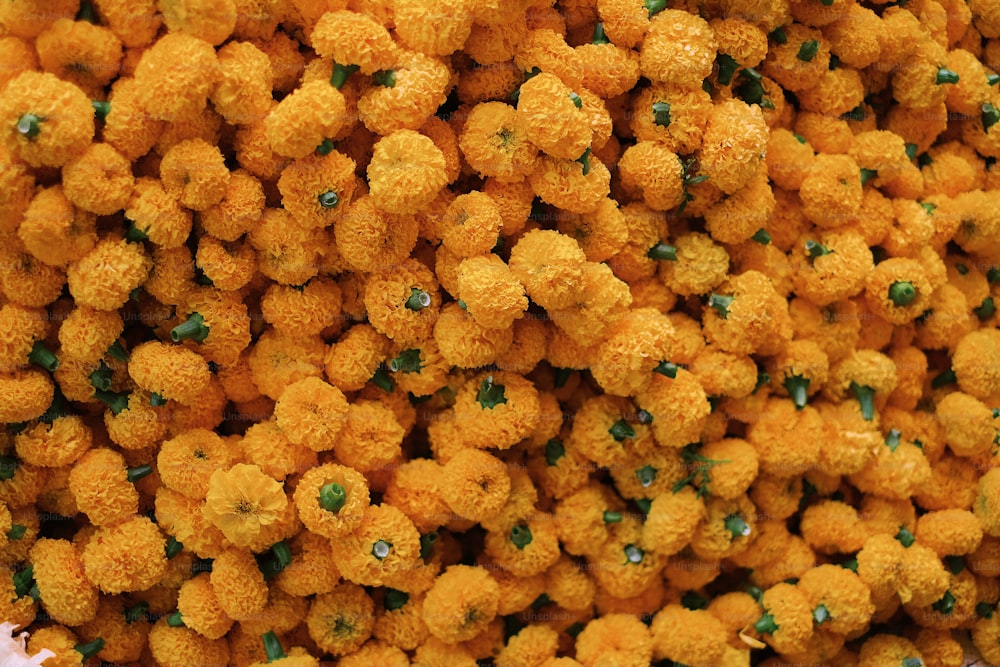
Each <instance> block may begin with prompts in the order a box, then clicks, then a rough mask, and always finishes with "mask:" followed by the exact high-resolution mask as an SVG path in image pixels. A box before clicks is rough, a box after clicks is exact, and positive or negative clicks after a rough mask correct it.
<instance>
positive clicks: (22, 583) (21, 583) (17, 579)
mask: <svg viewBox="0 0 1000 667" xmlns="http://www.w3.org/2000/svg"><path fill="white" fill-rule="evenodd" d="M13 580H14V594H15V595H16V596H17V597H18V599H20V598H23V597H24V596H25V595H28V594H29V593H30V592H31V589H32V588H34V586H35V569H34V567H32V566H31V565H29V566H28V567H26V568H24V569H23V570H20V571H18V572H15V573H14V577H13Z"/></svg>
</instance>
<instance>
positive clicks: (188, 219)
mask: <svg viewBox="0 0 1000 667" xmlns="http://www.w3.org/2000/svg"><path fill="white" fill-rule="evenodd" d="M183 178H184V176H181V179H182V180H183ZM130 195H131V196H130V198H129V199H128V200H127V201H126V205H125V206H122V207H120V208H124V209H125V216H126V217H127V218H128V219H129V220H130V221H132V224H133V226H134V228H135V232H132V233H133V234H135V235H136V236H138V237H139V238H141V237H142V235H145V236H146V237H147V238H148V239H149V240H150V241H151V242H152V243H154V244H156V245H157V246H159V247H160V248H163V249H167V250H170V249H173V248H178V247H180V246H182V245H184V243H185V242H186V241H187V238H188V235H189V234H190V233H191V227H192V214H191V211H189V210H187V209H185V208H181V204H180V202H179V201H178V199H177V193H170V192H168V191H167V190H166V188H165V183H163V182H162V181H160V180H155V179H152V178H139V179H138V181H136V183H135V187H134V189H132V190H131V192H130Z"/></svg>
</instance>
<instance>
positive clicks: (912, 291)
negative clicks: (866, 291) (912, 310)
mask: <svg viewBox="0 0 1000 667" xmlns="http://www.w3.org/2000/svg"><path fill="white" fill-rule="evenodd" d="M916 298H917V288H916V287H914V286H913V283H911V282H910V281H908V280H897V281H896V282H894V283H893V284H891V285H889V300H890V301H892V303H893V305H896V306H899V307H901V308H903V307H906V306H909V305H910V304H911V303H913V302H914V301H915V300H916Z"/></svg>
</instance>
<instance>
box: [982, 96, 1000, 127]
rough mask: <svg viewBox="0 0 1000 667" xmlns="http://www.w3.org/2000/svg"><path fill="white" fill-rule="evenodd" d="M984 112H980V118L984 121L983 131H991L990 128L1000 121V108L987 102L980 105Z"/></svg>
mask: <svg viewBox="0 0 1000 667" xmlns="http://www.w3.org/2000/svg"><path fill="white" fill-rule="evenodd" d="M980 109H981V111H982V113H981V114H980V120H981V121H982V123H983V132H989V131H990V128H991V127H993V126H994V125H996V123H997V121H1000V109H997V108H996V107H995V106H993V105H992V104H990V103H989V102H986V103H985V104H983V106H982V107H980Z"/></svg>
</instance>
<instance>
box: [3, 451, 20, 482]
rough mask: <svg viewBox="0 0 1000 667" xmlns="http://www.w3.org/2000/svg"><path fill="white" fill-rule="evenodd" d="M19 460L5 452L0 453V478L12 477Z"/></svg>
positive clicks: (15, 472)
mask: <svg viewBox="0 0 1000 667" xmlns="http://www.w3.org/2000/svg"><path fill="white" fill-rule="evenodd" d="M20 466H21V462H20V461H18V460H17V459H16V458H14V457H13V456H9V455H7V454H3V455H0V480H8V479H13V478H14V475H16V474H17V469H18V468H19V467H20Z"/></svg>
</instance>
